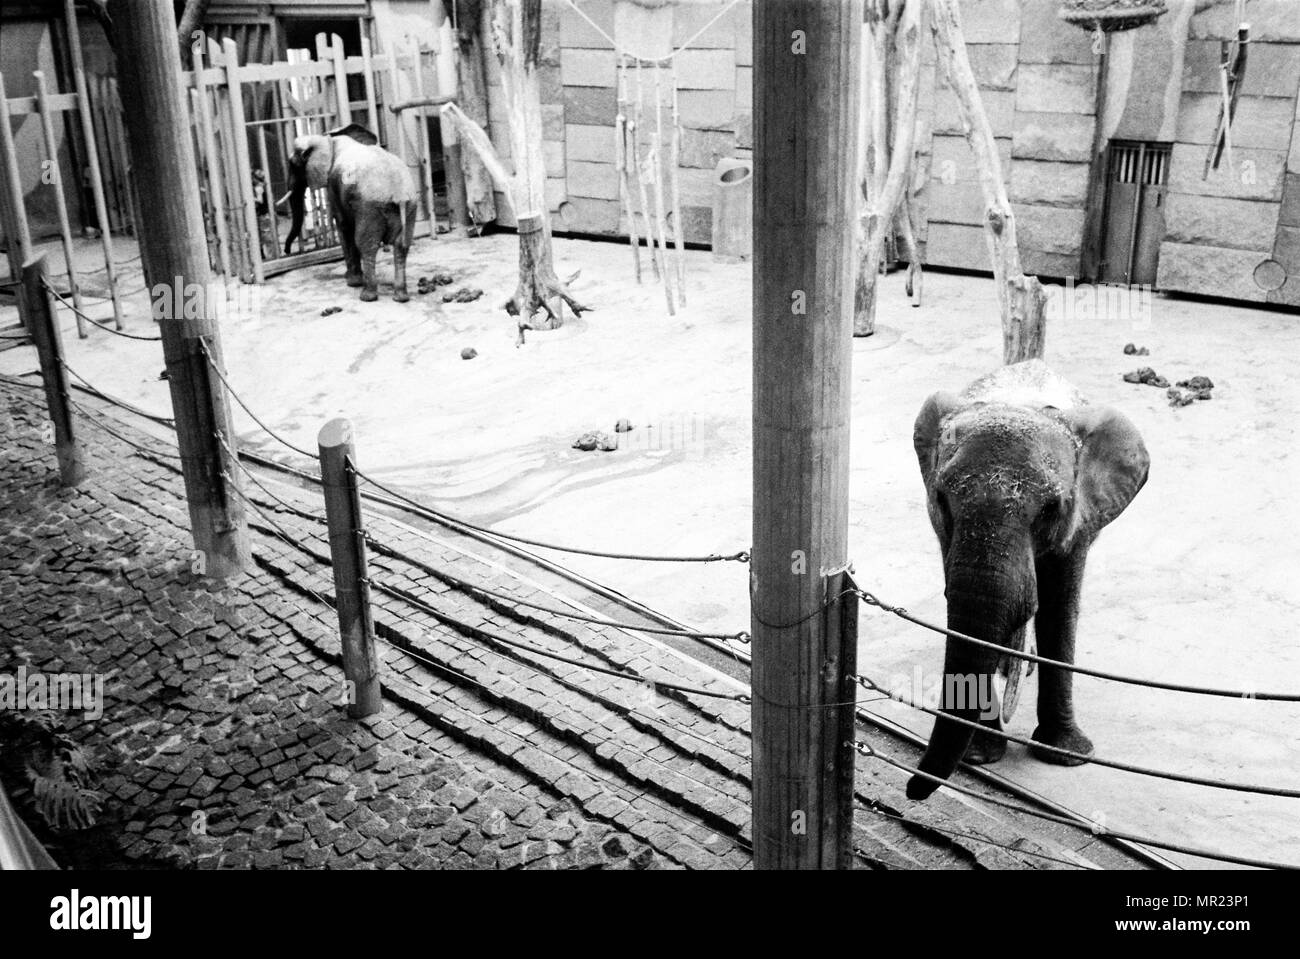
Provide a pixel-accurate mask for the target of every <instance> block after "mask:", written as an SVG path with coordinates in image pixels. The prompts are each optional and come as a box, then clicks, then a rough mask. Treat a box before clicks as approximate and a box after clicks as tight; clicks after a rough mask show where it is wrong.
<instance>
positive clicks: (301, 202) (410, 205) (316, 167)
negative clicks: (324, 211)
mask: <svg viewBox="0 0 1300 959" xmlns="http://www.w3.org/2000/svg"><path fill="white" fill-rule="evenodd" d="M307 187H311V188H312V189H320V188H322V187H324V188H325V195H326V197H328V199H329V206H330V215H331V216H332V217H333V219H334V226H335V227H336V228H337V230H338V234H339V241H340V242H341V243H342V245H343V259H344V261H345V262H346V263H347V268H348V274H347V280H348V286H360V287H362V290H361V299H363V300H367V301H369V300H377V299H379V290H378V285H377V283H376V280H375V255H376V254H377V253H378V252H379V247H380V246H381V245H383V244H385V243H389V244H392V247H393V299H395V300H397V301H398V302H399V303H405V302H406V301H407V300H409V299H410V298H411V297H410V294H408V293H407V292H406V251H407V250H409V249H410V247H411V237H412V235H413V234H414V232H415V213H416V192H415V181H414V180H412V179H411V173H410V171H409V170H407V169H406V164H405V163H403V162H402V161H401V160H400V159H399V158H398V157H396V156H394V155H393V154H391V153H389V152H388V151H387V150H385V149H384V148H383V147H381V146H379V140H378V138H376V137H375V135H374V134H373V133H371V132H370V131H369V130H367V129H366V128H365V127H362V126H359V125H357V124H355V123H354V124H350V125H348V126H346V127H343V128H341V129H338V130H331V131H330V132H329V134H328V135H326V136H319V135H312V136H302V137H298V139H296V140H294V142H293V155H292V156H291V157H290V158H289V209H290V211H291V212H292V214H293V225H292V227H291V228H290V230H289V237H288V239H287V240H285V243H284V253H285V256H288V255H289V249H290V247H291V246H293V241H294V240H296V239H297V238H298V236H299V234H300V233H301V232H302V219H303V212H304V208H305V195H306V193H307Z"/></svg>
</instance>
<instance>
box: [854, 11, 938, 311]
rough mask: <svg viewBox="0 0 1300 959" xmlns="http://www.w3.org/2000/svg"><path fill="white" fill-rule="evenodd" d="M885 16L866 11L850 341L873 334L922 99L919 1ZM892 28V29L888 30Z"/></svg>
mask: <svg viewBox="0 0 1300 959" xmlns="http://www.w3.org/2000/svg"><path fill="white" fill-rule="evenodd" d="M893 7H894V10H893V11H892V12H890V13H887V11H886V8H885V7H884V5H883V4H881V3H873V4H871V5H870V6H869V8H868V10H867V24H868V29H869V31H870V35H871V41H872V42H871V45H870V48H869V63H868V64H867V69H868V85H869V90H870V119H871V126H872V131H873V132H872V143H871V148H870V155H869V162H864V164H863V165H864V166H865V167H866V170H865V171H864V176H863V191H864V193H865V195H866V205H865V206H866V209H865V214H864V216H863V217H862V218H861V220H860V222H859V227H858V236H859V242H860V244H861V246H860V247H859V249H860V250H861V261H860V262H859V264H858V275H857V287H856V290H855V293H854V299H853V335H854V336H870V335H871V334H872V333H874V332H875V328H876V317H875V314H876V288H877V286H878V282H879V276H880V260H881V256H882V255H883V253H884V249H885V240H886V237H887V236H888V235H889V233H890V231H891V229H892V228H893V224H894V218H895V215H896V213H897V211H898V208H899V204H900V202H901V201H902V200H903V199H904V196H905V194H906V190H907V186H908V181H909V180H910V178H911V170H912V158H913V153H914V147H915V139H914V137H915V134H916V110H917V102H918V100H919V96H920V76H921V23H922V17H923V15H924V6H923V3H922V2H921V0H908V2H906V3H905V4H903V5H902V7H901V9H899V5H898V4H893ZM891 28H892V29H891ZM891 34H893V43H892V45H893V46H894V48H895V50H896V57H895V60H896V63H897V72H898V79H897V91H898V92H897V104H898V107H897V114H896V116H895V117H894V122H893V124H892V125H893V143H892V144H891V143H890V142H889V127H890V124H889V122H888V121H889V111H890V102H889V97H888V95H887V84H886V74H887V73H888V71H889V60H890V56H889V51H890V48H891Z"/></svg>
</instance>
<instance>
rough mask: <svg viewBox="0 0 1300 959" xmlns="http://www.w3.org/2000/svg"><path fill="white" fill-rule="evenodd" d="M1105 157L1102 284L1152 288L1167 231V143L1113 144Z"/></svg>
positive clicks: (1113, 142)
mask: <svg viewBox="0 0 1300 959" xmlns="http://www.w3.org/2000/svg"><path fill="white" fill-rule="evenodd" d="M1107 153H1108V156H1109V159H1108V162H1107V177H1106V226H1105V233H1104V242H1103V248H1102V263H1101V279H1102V282H1103V283H1124V284H1145V285H1151V284H1154V283H1155V281H1156V265H1157V263H1158V261H1159V257H1160V241H1161V240H1162V239H1163V238H1164V233H1165V210H1164V204H1165V192H1166V190H1167V189H1168V183H1169V144H1167V143H1140V142H1135V141H1126V140H1113V141H1111V144H1110V147H1109V149H1108V150H1107Z"/></svg>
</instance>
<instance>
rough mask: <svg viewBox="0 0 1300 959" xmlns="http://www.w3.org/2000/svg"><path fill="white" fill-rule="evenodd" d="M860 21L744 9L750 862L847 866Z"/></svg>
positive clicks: (858, 8) (817, 7) (844, 9)
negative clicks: (749, 59)
mask: <svg viewBox="0 0 1300 959" xmlns="http://www.w3.org/2000/svg"><path fill="white" fill-rule="evenodd" d="M861 24H862V0H826V2H821V3H807V2H802V0H764V2H763V3H756V4H755V5H754V168H755V179H756V181H757V182H756V184H755V188H754V270H753V317H754V320H753V322H754V334H753V335H754V351H753V352H754V359H753V362H754V410H753V437H754V439H753V443H754V452H753V457H754V459H753V475H754V480H753V482H754V499H753V503H754V505H753V517H754V518H753V524H754V526H753V536H754V538H753V551H752V556H751V560H750V562H751V574H750V602H751V622H752V625H751V633H752V635H753V681H752V688H753V705H752V710H753V723H752V725H753V736H754V748H753V782H754V789H753V796H754V798H753V817H754V818H753V832H754V865H755V866H756V867H757V868H759V869H843V868H847V867H848V866H849V865H850V864H851V854H852V844H851V831H852V825H853V807H852V795H853V759H854V755H855V753H854V750H853V748H852V746H851V744H850V741H851V740H852V738H853V737H852V735H851V729H852V721H853V719H852V717H853V705H852V703H853V701H854V699H855V698H856V697H855V696H854V685H853V683H854V680H853V673H854V671H855V669H854V665H855V662H856V651H855V645H854V644H855V642H856V640H855V635H856V605H854V604H848V605H846V604H845V603H844V600H845V598H846V596H845V595H844V594H845V591H846V590H848V589H849V588H850V587H849V585H847V584H848V583H849V580H848V556H847V552H848V492H849V416H850V404H849V400H850V372H851V367H852V359H853V353H852V343H853V281H854V274H855V267H856V264H855V261H854V260H855V258H854V250H853V247H854V244H853V242H852V238H853V235H854V227H853V217H854V214H855V211H856V204H855V202H854V196H855V189H856V184H855V181H856V163H855V154H854V149H853V145H854V143H856V139H857V138H856V127H857V103H858V87H859V85H860V84H859V80H858V63H857V59H858V56H859V54H860V48H861ZM846 703H847V704H849V705H843V704H846ZM846 729H848V730H849V731H850V734H849V735H846Z"/></svg>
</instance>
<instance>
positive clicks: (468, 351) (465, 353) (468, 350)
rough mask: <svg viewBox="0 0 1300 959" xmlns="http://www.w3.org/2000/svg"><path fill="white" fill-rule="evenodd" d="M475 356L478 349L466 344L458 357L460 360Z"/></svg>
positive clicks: (470, 358)
mask: <svg viewBox="0 0 1300 959" xmlns="http://www.w3.org/2000/svg"><path fill="white" fill-rule="evenodd" d="M476 356H478V350H476V349H474V347H472V346H467V347H465V349H463V350H461V351H460V358H461V359H462V360H472V359H474V357H476Z"/></svg>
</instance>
